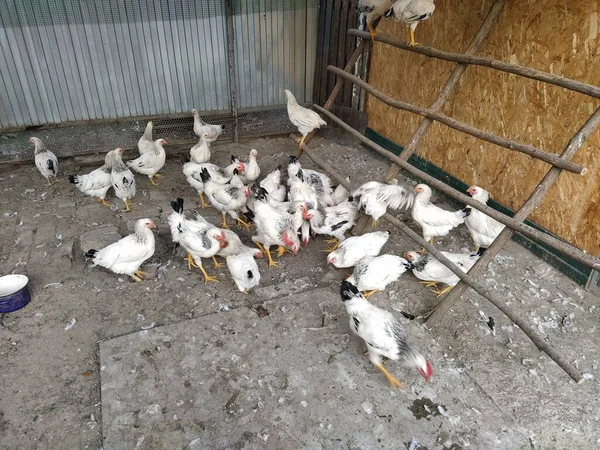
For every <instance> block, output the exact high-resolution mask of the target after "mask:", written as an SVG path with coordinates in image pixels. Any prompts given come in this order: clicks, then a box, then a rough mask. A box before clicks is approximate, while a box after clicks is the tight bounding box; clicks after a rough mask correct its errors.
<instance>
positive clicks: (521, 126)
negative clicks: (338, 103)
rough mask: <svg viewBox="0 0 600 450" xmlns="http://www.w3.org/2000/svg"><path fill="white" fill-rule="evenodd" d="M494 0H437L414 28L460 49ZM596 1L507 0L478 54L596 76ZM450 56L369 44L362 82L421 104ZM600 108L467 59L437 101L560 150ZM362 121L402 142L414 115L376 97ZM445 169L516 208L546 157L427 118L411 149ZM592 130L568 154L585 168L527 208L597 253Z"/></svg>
mask: <svg viewBox="0 0 600 450" xmlns="http://www.w3.org/2000/svg"><path fill="white" fill-rule="evenodd" d="M491 4H492V1H480V0H479V1H477V0H463V1H459V2H456V1H449V0H441V1H436V11H435V14H434V16H433V17H432V18H431V20H429V21H428V22H424V23H422V24H420V25H419V27H418V28H417V41H419V42H422V43H423V44H425V45H431V46H434V47H437V48H441V49H444V50H449V51H458V52H464V51H465V49H466V48H467V47H468V45H469V44H470V42H471V40H472V39H473V36H474V35H475V33H476V31H477V29H478V28H479V26H480V25H481V23H482V22H483V20H484V18H485V16H486V14H487V11H488V10H489V8H490V6H491ZM598 10H599V6H598V2H597V1H595V0H578V1H577V2H565V1H561V0H520V1H518V2H515V1H509V2H507V5H506V7H505V10H504V11H503V13H502V15H501V17H500V20H499V22H498V24H497V25H496V27H495V28H494V29H493V31H492V32H491V33H490V36H489V37H488V39H487V41H486V42H485V43H484V45H483V47H482V50H481V51H480V52H479V53H478V54H480V55H484V56H489V57H492V58H496V59H499V60H503V61H509V62H512V63H516V64H521V65H526V66H529V67H534V68H536V69H540V70H544V71H547V72H551V73H556V74H560V75H563V76H566V77H570V78H574V79H577V80H581V81H584V82H587V83H590V84H594V85H597V86H598V85H600V41H599V36H598V20H599V17H598V12H599V11H598ZM379 29H380V31H381V32H382V33H384V34H388V35H392V36H394V37H396V38H399V39H404V40H405V39H406V34H407V32H406V28H405V27H404V26H403V25H402V24H400V23H395V22H393V21H391V20H387V21H382V23H381V25H380V28H379ZM452 68H453V64H450V63H447V62H443V61H436V60H432V59H429V58H426V57H424V56H420V55H416V54H412V53H409V52H405V51H402V50H399V49H395V48H392V47H389V46H386V45H385V44H381V43H377V44H375V48H374V50H373V53H372V59H371V67H370V75H369V82H370V83H371V84H372V85H373V86H375V87H377V88H378V89H380V90H381V91H383V92H385V93H387V94H389V95H391V96H393V97H395V98H398V99H400V100H404V101H408V102H412V103H415V104H418V105H423V106H429V105H430V104H431V103H432V102H433V101H434V100H435V98H436V97H437V94H438V92H439V90H440V88H441V87H442V86H443V84H444V83H445V81H446V79H447V78H448V76H449V74H450V72H451V70H452ZM598 107H600V101H598V100H595V99H591V98H589V97H586V96H584V95H581V94H577V93H573V92H570V91H567V90H565V89H562V88H558V87H554V86H551V85H547V84H545V83H541V82H537V81H534V80H529V79H526V78H522V77H518V76H516V75H509V74H504V73H502V72H498V71H495V70H492V69H489V68H484V67H473V66H471V67H469V68H468V69H467V70H466V72H465V74H464V75H463V77H462V79H461V81H460V83H459V86H458V88H457V89H456V91H455V93H454V94H453V95H452V96H451V98H450V100H449V102H448V103H447V105H446V106H445V108H444V113H446V114H448V115H449V116H451V117H453V118H455V119H457V120H460V121H463V122H466V123H469V124H472V125H474V126H476V127H478V128H481V129H483V130H486V131H490V132H492V133H495V134H498V135H502V136H505V137H508V138H511V139H515V140H518V141H521V142H524V143H528V144H531V145H535V146H538V147H540V148H542V149H545V150H547V151H551V152H553V153H560V152H561V151H562V149H563V148H564V146H565V145H566V144H567V143H568V141H569V139H570V138H571V136H572V135H573V134H574V133H575V132H576V131H577V129H578V128H579V127H580V126H581V125H582V124H583V122H584V121H585V120H586V119H587V118H588V117H589V115H590V114H591V113H592V112H593V111H594V110H595V109H596V108H598ZM367 112H368V115H369V126H370V127H371V128H373V129H375V130H376V131H378V132H380V133H381V134H383V135H384V136H386V137H387V138H389V139H392V140H393V141H395V142H398V143H399V144H401V145H404V144H405V143H406V141H407V140H408V138H409V137H410V136H411V134H412V133H413V132H414V130H415V129H416V128H417V127H418V125H419V123H420V121H421V118H420V117H418V116H415V115H412V114H408V113H404V112H399V111H395V110H394V109H393V108H390V107H389V106H387V105H384V104H382V103H381V102H379V101H378V100H377V99H374V98H372V97H369V99H368V102H367ZM417 153H418V154H419V155H420V156H423V157H425V158H427V159H428V160H430V161H431V162H433V163H434V164H436V165H438V166H440V167H441V168H443V169H444V170H445V171H447V172H449V173H451V174H452V175H454V176H456V177H458V178H460V179H462V180H464V181H465V182H466V183H473V184H478V185H480V186H482V187H484V188H486V189H488V190H489V191H490V192H491V193H492V195H493V197H494V198H496V199H497V200H499V201H500V202H502V203H503V204H505V205H507V206H509V207H511V208H513V209H518V208H519V207H520V206H521V205H522V204H523V202H524V201H525V200H526V199H527V197H528V196H529V194H530V193H531V192H532V191H533V189H534V188H535V186H536V185H537V184H538V183H539V181H540V180H541V179H542V177H543V176H544V174H545V173H546V171H547V170H548V168H549V166H548V165H547V164H545V163H543V162H540V161H537V160H534V159H532V158H530V157H529V156H526V155H522V154H519V153H516V152H512V151H509V150H507V149H504V148H501V147H497V146H495V145H492V144H487V143H484V142H482V141H479V140H477V139H475V138H472V137H470V136H467V135H464V134H462V133H459V132H457V131H454V130H451V129H449V128H447V127H445V126H444V125H441V124H434V125H433V126H432V127H431V128H430V131H429V133H428V134H427V136H426V137H425V138H424V139H423V141H422V144H421V147H420V149H419V150H418V152H417ZM599 155H600V132H598V131H596V132H595V133H594V134H593V135H592V136H591V137H590V139H589V140H588V142H587V143H586V144H585V145H584V146H583V147H582V149H581V150H580V151H579V153H578V154H577V156H576V157H575V158H574V161H576V162H578V163H580V164H582V165H584V166H586V167H587V168H588V169H589V172H588V174H587V175H586V176H584V177H581V176H579V175H573V174H569V173H563V174H562V175H561V177H560V179H559V182H558V184H557V185H556V186H555V187H554V188H553V189H552V190H551V191H550V193H549V195H548V197H547V199H546V200H545V201H544V203H543V204H542V206H540V207H539V208H538V209H537V210H536V211H535V212H534V214H533V215H532V219H533V220H534V221H536V222H537V223H539V224H540V225H541V226H543V227H545V228H547V229H549V230H551V231H552V232H554V233H556V234H558V235H559V236H561V237H563V238H565V239H567V240H569V241H571V242H573V243H574V244H575V245H577V246H579V247H581V248H583V249H585V250H587V251H589V252H590V253H593V254H597V253H598V252H600V246H599V243H600V223H599V220H600V156H599Z"/></svg>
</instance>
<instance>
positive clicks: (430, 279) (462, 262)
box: [404, 252, 482, 297]
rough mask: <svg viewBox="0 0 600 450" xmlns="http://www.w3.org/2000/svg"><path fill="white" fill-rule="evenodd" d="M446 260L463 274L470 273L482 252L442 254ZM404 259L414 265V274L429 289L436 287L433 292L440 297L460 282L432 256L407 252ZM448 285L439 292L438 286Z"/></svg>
mask: <svg viewBox="0 0 600 450" xmlns="http://www.w3.org/2000/svg"><path fill="white" fill-rule="evenodd" d="M441 253H442V255H444V256H445V257H446V258H448V259H449V260H450V261H452V262H453V263H454V264H456V265H457V266H458V267H460V269H461V270H462V271H463V272H468V271H469V270H470V269H471V267H473V265H474V264H475V263H476V262H477V260H478V259H479V256H480V255H481V253H482V252H477V253H473V254H468V253H448V252H441ZM404 257H405V258H406V259H407V260H408V261H409V262H410V263H411V264H412V265H413V268H412V272H413V274H414V276H415V277H417V278H418V279H419V280H421V281H422V283H423V284H425V285H426V286H427V287H431V286H434V287H435V289H434V290H433V292H434V293H435V294H437V296H438V297H439V296H440V295H443V294H445V293H446V292H448V291H449V290H450V289H452V288H453V287H454V286H456V284H457V283H458V282H459V281H460V278H458V277H457V276H456V275H455V274H454V273H453V272H452V271H451V270H450V269H448V268H447V267H446V266H445V265H443V264H442V263H441V262H439V261H438V260H437V259H435V258H434V257H433V256H430V255H421V254H419V253H417V252H406V253H405V254H404ZM440 283H441V284H446V285H447V287H446V288H444V289H442V290H439V289H437V284H440Z"/></svg>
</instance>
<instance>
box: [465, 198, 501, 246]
mask: <svg viewBox="0 0 600 450" xmlns="http://www.w3.org/2000/svg"><path fill="white" fill-rule="evenodd" d="M467 192H468V193H469V194H471V197H473V199H474V200H477V201H478V202H479V203H483V204H484V205H486V204H487V202H488V200H489V198H490V194H489V192H488V191H486V190H485V189H482V188H480V187H479V186H471V187H469V189H467ZM467 208H469V209H470V210H471V214H469V216H468V217H467V218H466V219H465V225H466V226H467V229H468V230H469V233H471V237H472V238H473V242H474V243H475V245H476V246H477V248H476V250H479V249H480V248H488V247H489V246H490V245H492V242H494V240H495V239H496V237H498V235H499V234H500V233H501V232H502V230H504V226H505V225H504V224H502V223H500V222H498V221H497V220H496V219H492V218H491V217H490V216H488V215H487V214H484V213H482V212H481V211H478V210H476V209H474V208H471V207H470V206H467Z"/></svg>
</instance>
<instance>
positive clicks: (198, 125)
mask: <svg viewBox="0 0 600 450" xmlns="http://www.w3.org/2000/svg"><path fill="white" fill-rule="evenodd" d="M192 115H193V116H194V133H196V135H197V136H198V137H201V136H203V135H204V134H205V133H206V134H208V136H204V139H205V140H206V142H208V143H212V142H214V141H216V140H217V138H218V137H219V136H220V135H221V133H223V128H224V127H223V125H211V124H209V123H206V122H204V121H203V120H202V118H201V117H200V115H199V114H198V110H196V109H192Z"/></svg>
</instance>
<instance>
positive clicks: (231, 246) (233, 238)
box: [215, 227, 263, 258]
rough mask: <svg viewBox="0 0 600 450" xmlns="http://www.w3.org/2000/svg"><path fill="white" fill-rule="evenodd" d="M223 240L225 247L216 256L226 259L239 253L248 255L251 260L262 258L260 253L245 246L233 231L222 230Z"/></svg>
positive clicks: (253, 248) (254, 248)
mask: <svg viewBox="0 0 600 450" xmlns="http://www.w3.org/2000/svg"><path fill="white" fill-rule="evenodd" d="M215 228H216V227H215ZM222 231H223V232H224V233H225V240H226V241H227V247H223V248H221V249H219V251H218V253H217V256H221V257H223V258H228V257H229V256H231V255H239V254H240V253H248V254H250V255H252V257H253V258H262V257H263V254H262V252H261V251H260V250H259V249H257V248H256V247H248V246H247V245H245V244H244V243H243V242H242V240H241V239H240V237H239V236H238V235H237V234H236V233H235V232H233V231H231V230H228V229H224V230H222Z"/></svg>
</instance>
